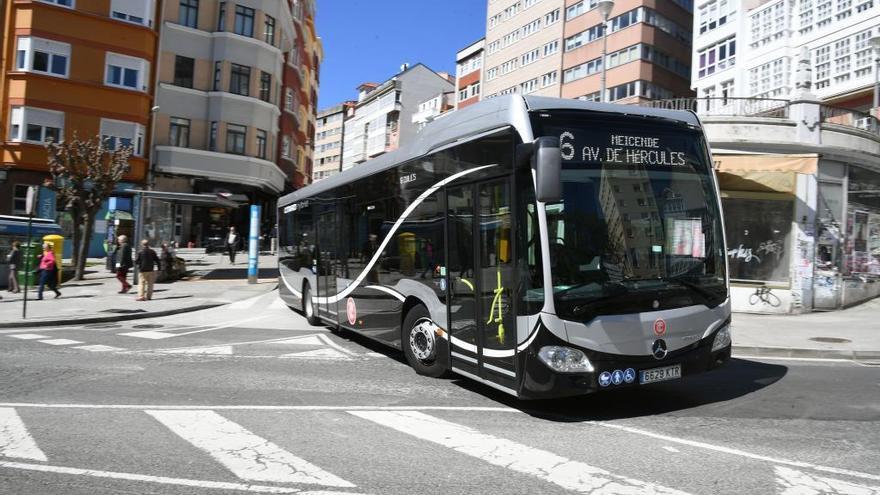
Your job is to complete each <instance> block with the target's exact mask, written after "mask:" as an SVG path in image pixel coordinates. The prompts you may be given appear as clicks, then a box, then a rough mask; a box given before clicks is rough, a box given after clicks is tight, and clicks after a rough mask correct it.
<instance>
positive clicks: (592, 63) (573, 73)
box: [562, 58, 602, 83]
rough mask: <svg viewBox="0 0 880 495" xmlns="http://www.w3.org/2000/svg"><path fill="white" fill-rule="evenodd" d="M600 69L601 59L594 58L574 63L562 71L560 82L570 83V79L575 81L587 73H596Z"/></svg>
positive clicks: (587, 74)
mask: <svg viewBox="0 0 880 495" xmlns="http://www.w3.org/2000/svg"><path fill="white" fill-rule="evenodd" d="M601 70H602V59H601V58H595V59H593V60H589V61H587V62H584V63H582V64H580V65H575V66H574V67H572V68H570V69H566V71H565V72H563V73H562V82H564V83H570V82H572V81H577V80H578V79H583V78H585V77H587V76H589V75H592V74H596V73H598V72H599V71H601Z"/></svg>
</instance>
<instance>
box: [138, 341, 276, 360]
mask: <svg viewBox="0 0 880 495" xmlns="http://www.w3.org/2000/svg"><path fill="white" fill-rule="evenodd" d="M289 339H290V337H281V338H274V339H264V340H248V341H245V342H230V343H228V344H224V345H231V346H239V345H251V344H279V343H281V344H283V343H285V341H286V340H289ZM205 347H206V346H204V345H191V346H184V347H165V348H162V349H142V350H136V351H129V352H130V353H131V354H149V353H156V352H158V353H166V352H168V351H179V350H184V349H203V348H205ZM245 357H246V356H245Z"/></svg>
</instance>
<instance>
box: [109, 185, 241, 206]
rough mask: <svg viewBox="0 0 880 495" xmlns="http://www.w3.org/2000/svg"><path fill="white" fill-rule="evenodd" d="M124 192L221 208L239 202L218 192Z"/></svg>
mask: <svg viewBox="0 0 880 495" xmlns="http://www.w3.org/2000/svg"><path fill="white" fill-rule="evenodd" d="M125 192H127V193H131V194H139V195H141V197H142V198H145V199H155V200H158V201H167V202H169V203H175V204H179V205H192V206H206V207H217V206H219V207H221V208H238V207H239V206H240V204H239V203H237V202H235V201H231V200H229V199H227V198H225V197H223V196H222V195H220V194H193V193H179V192H166V191H144V190H140V189H126V190H125Z"/></svg>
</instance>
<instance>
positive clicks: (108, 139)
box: [101, 119, 144, 156]
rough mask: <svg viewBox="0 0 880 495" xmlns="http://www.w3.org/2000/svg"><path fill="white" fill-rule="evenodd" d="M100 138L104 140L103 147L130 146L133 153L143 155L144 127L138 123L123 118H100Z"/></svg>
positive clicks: (113, 148) (110, 148)
mask: <svg viewBox="0 0 880 495" xmlns="http://www.w3.org/2000/svg"><path fill="white" fill-rule="evenodd" d="M101 139H102V140H103V141H104V147H105V148H107V149H108V150H115V149H118V148H121V147H125V146H131V149H132V154H133V155H135V156H142V155H143V147H144V127H143V126H142V125H140V124H136V123H134V122H126V121H124V120H111V119H101Z"/></svg>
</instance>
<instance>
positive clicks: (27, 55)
mask: <svg viewBox="0 0 880 495" xmlns="http://www.w3.org/2000/svg"><path fill="white" fill-rule="evenodd" d="M69 60H70V45H68V44H67V43H60V42H57V41H51V40H45V39H42V38H18V47H17V49H16V53H15V68H16V69H17V70H22V71H28V72H39V73H41V74H48V75H50V76H59V77H67V76H68V66H69V64H68V61H69Z"/></svg>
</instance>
